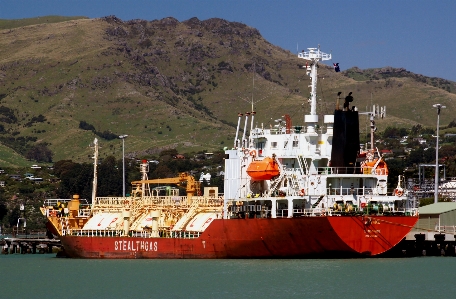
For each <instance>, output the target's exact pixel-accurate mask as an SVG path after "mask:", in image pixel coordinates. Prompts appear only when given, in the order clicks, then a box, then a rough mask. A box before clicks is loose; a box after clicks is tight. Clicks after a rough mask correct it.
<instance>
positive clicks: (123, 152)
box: [119, 135, 128, 197]
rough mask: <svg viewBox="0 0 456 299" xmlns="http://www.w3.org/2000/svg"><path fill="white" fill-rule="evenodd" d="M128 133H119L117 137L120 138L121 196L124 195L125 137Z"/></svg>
mask: <svg viewBox="0 0 456 299" xmlns="http://www.w3.org/2000/svg"><path fill="white" fill-rule="evenodd" d="M127 137H128V135H120V136H119V138H120V139H122V182H123V184H122V196H123V197H125V138H127Z"/></svg>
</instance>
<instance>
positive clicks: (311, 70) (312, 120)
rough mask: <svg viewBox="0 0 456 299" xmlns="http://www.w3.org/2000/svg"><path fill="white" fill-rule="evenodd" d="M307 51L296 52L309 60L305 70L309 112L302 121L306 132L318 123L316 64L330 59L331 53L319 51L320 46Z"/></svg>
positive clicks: (312, 129)
mask: <svg viewBox="0 0 456 299" xmlns="http://www.w3.org/2000/svg"><path fill="white" fill-rule="evenodd" d="M308 50H309V51H308V52H304V50H303V51H302V53H299V54H298V57H299V58H302V59H305V60H308V61H310V66H308V65H307V63H306V71H307V74H308V75H309V76H310V85H309V87H311V91H310V114H309V115H305V116H304V121H305V122H306V123H307V124H308V125H307V132H308V133H314V132H315V126H316V125H317V123H318V115H317V77H318V76H317V66H318V61H324V60H330V59H331V54H326V53H323V52H321V51H320V46H318V48H308Z"/></svg>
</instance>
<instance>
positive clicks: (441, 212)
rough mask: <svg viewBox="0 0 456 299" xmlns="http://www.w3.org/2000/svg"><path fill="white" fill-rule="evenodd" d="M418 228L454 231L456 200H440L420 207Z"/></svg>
mask: <svg viewBox="0 0 456 299" xmlns="http://www.w3.org/2000/svg"><path fill="white" fill-rule="evenodd" d="M419 211H420V218H419V220H418V222H417V224H416V226H415V227H416V228H417V229H420V230H432V231H434V230H436V231H445V232H450V233H453V232H455V226H456V202H439V203H435V204H431V205H427V206H424V207H420V209H419Z"/></svg>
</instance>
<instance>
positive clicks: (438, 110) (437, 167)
mask: <svg viewBox="0 0 456 299" xmlns="http://www.w3.org/2000/svg"><path fill="white" fill-rule="evenodd" d="M432 107H434V108H437V136H436V141H435V182H434V203H437V202H438V201H439V121H440V109H444V108H446V106H442V105H441V104H434V105H432Z"/></svg>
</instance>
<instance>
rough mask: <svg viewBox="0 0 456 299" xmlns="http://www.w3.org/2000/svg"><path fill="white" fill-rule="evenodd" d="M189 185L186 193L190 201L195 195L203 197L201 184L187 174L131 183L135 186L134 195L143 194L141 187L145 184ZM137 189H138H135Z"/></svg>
mask: <svg viewBox="0 0 456 299" xmlns="http://www.w3.org/2000/svg"><path fill="white" fill-rule="evenodd" d="M185 183H187V187H186V191H187V197H188V199H191V198H192V196H194V195H201V190H200V186H201V183H200V182H198V181H196V180H195V178H194V177H193V176H192V175H190V174H188V173H187V172H182V173H180V174H179V176H178V177H174V178H165V179H154V180H142V181H133V182H131V184H132V186H133V194H135V193H136V194H138V193H141V186H142V185H143V184H176V185H183V184H185ZM135 187H136V189H135Z"/></svg>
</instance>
